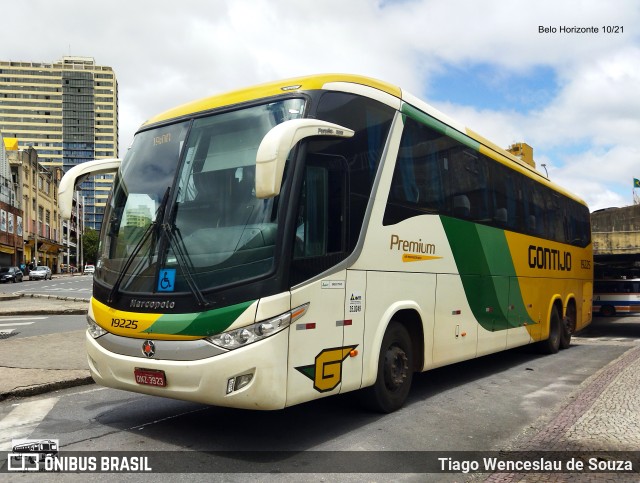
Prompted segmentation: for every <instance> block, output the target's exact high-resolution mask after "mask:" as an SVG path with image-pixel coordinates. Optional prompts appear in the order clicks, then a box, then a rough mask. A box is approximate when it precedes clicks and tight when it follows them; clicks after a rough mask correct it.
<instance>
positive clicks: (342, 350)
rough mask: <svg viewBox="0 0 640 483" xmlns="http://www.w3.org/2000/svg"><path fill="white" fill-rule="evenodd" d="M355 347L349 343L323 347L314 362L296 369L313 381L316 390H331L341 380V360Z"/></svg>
mask: <svg viewBox="0 0 640 483" xmlns="http://www.w3.org/2000/svg"><path fill="white" fill-rule="evenodd" d="M356 347H358V346H357V345H350V346H346V347H335V348H332V349H324V350H323V351H322V352H320V353H319V354H318V355H317V356H316V362H315V364H313V365H311V366H301V367H296V369H297V370H298V371H300V373H302V374H304V375H305V376H307V377H308V378H309V379H311V380H312V381H313V388H314V389H315V390H316V391H318V392H328V391H333V390H334V389H335V388H336V387H338V385H339V384H340V382H342V362H343V361H344V360H345V359H346V358H347V356H348V355H349V353H350V352H351V351H352V350H353V349H355V348H356Z"/></svg>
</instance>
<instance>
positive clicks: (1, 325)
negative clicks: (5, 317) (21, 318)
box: [0, 322, 33, 327]
mask: <svg viewBox="0 0 640 483" xmlns="http://www.w3.org/2000/svg"><path fill="white" fill-rule="evenodd" d="M31 324H33V322H14V323H13V324H0V327H15V326H16V325H31Z"/></svg>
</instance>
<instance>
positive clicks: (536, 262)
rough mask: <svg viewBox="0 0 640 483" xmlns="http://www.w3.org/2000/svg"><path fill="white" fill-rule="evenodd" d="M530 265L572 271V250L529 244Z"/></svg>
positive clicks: (543, 268) (544, 268) (545, 268)
mask: <svg viewBox="0 0 640 483" xmlns="http://www.w3.org/2000/svg"><path fill="white" fill-rule="evenodd" d="M529 267H531V268H539V269H542V270H559V271H561V272H570V271H571V252H563V251H560V250H556V249H555V248H545V247H538V246H535V245H529Z"/></svg>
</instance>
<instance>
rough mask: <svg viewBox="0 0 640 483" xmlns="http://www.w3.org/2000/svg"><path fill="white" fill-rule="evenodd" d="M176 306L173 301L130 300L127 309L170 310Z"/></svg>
mask: <svg viewBox="0 0 640 483" xmlns="http://www.w3.org/2000/svg"><path fill="white" fill-rule="evenodd" d="M175 306H176V303H175V302H174V301H173V300H163V301H160V300H138V299H131V303H130V304H129V307H130V308H132V309H172V308H174V307H175Z"/></svg>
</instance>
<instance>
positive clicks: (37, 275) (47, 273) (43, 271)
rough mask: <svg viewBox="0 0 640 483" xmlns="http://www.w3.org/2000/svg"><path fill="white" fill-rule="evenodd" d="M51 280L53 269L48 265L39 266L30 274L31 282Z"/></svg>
mask: <svg viewBox="0 0 640 483" xmlns="http://www.w3.org/2000/svg"><path fill="white" fill-rule="evenodd" d="M47 279H49V280H51V269H50V268H49V267H47V266H46V265H38V266H37V267H35V268H34V269H33V270H31V271H30V272H29V280H47Z"/></svg>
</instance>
